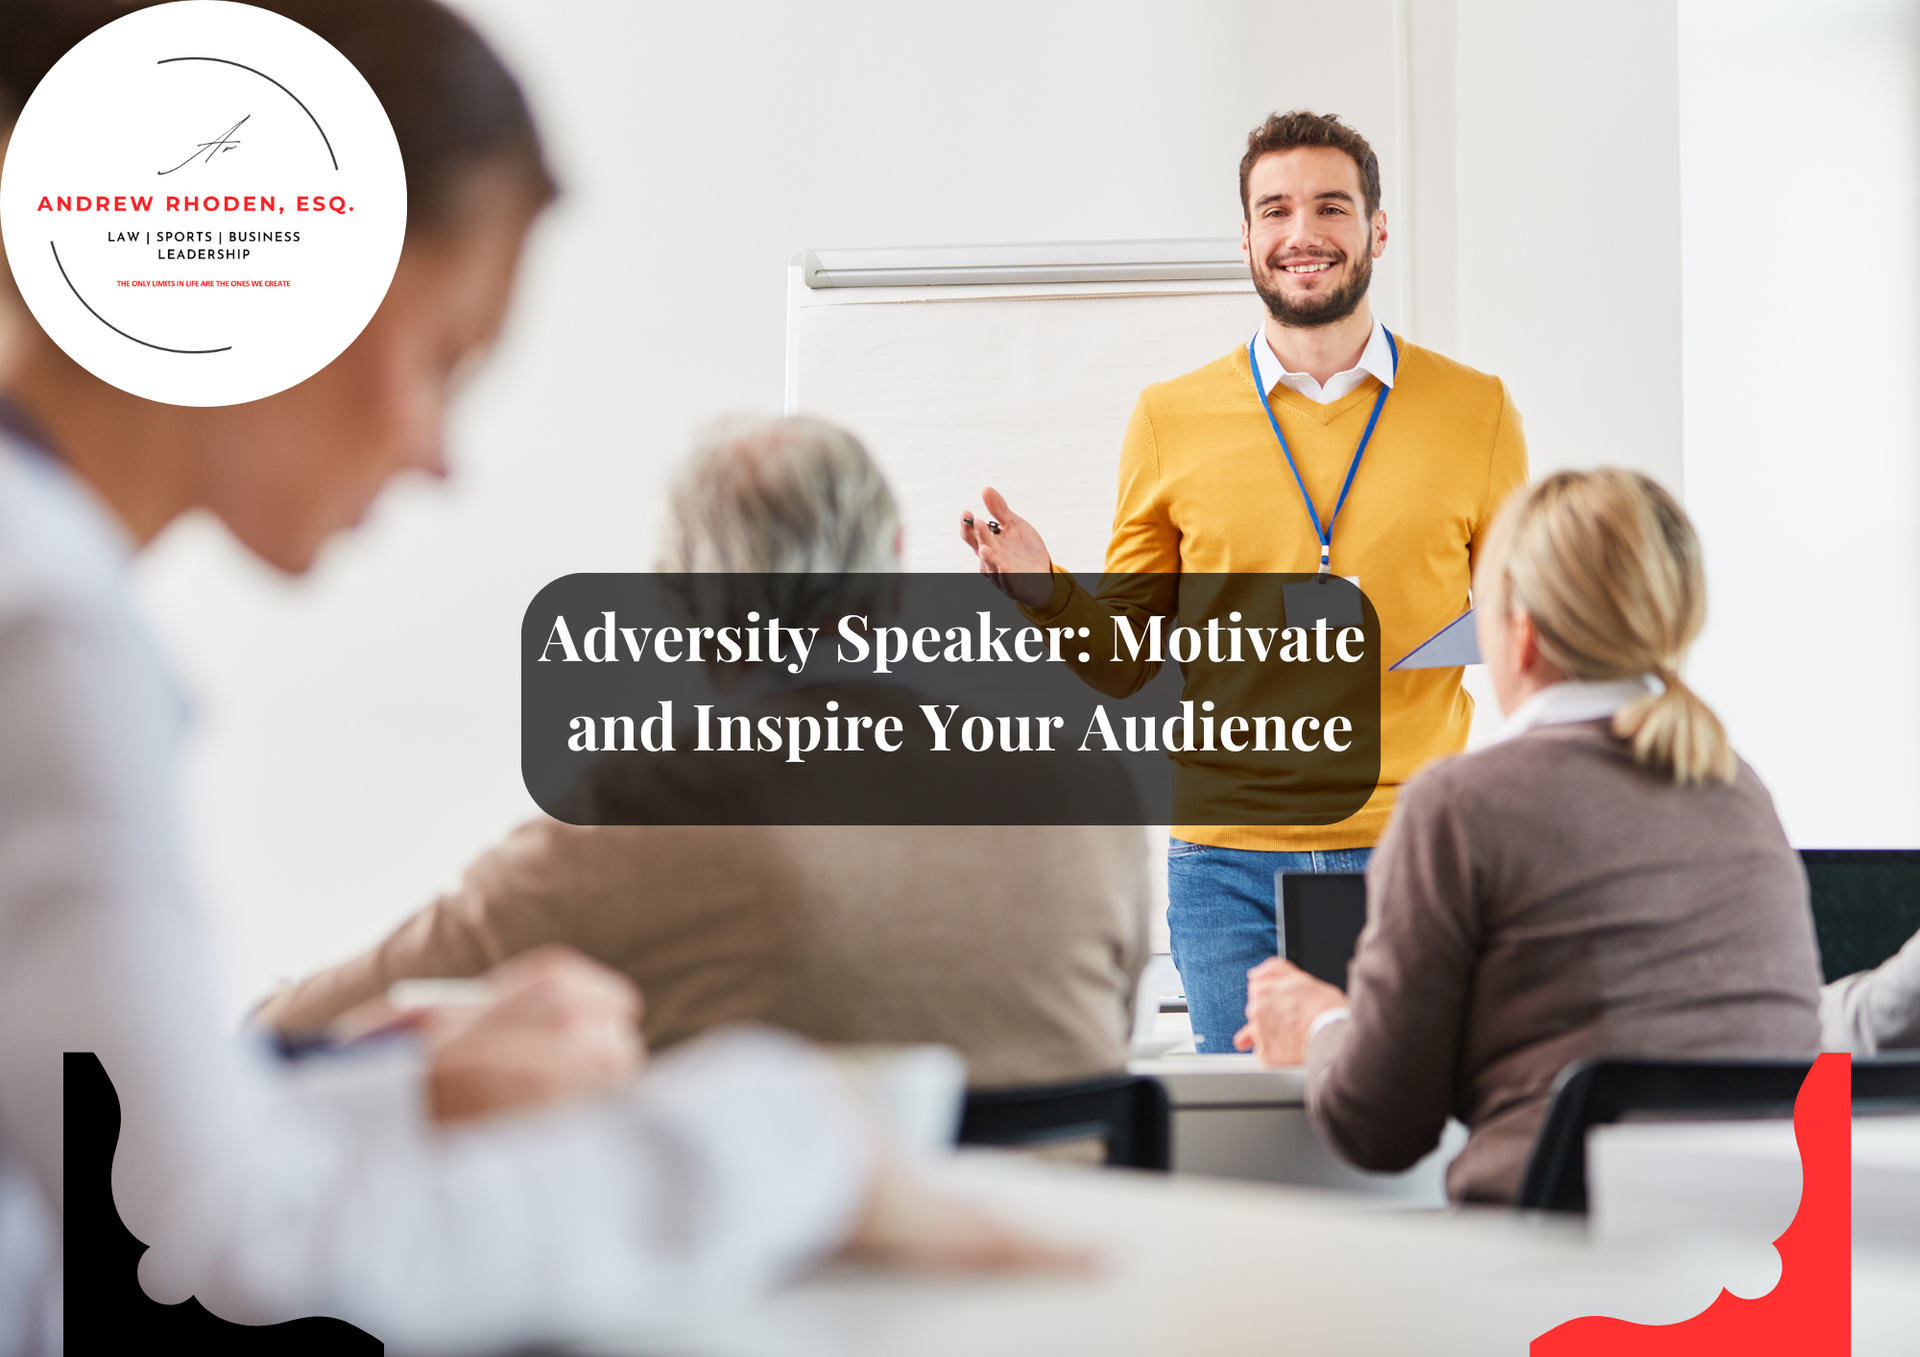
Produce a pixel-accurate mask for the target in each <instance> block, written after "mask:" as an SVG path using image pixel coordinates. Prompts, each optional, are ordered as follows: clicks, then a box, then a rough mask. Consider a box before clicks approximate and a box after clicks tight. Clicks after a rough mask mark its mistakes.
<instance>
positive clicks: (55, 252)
mask: <svg viewBox="0 0 1920 1357" xmlns="http://www.w3.org/2000/svg"><path fill="white" fill-rule="evenodd" d="M47 248H48V249H49V250H52V251H53V262H54V265H55V267H57V268H58V269H59V270H60V276H61V277H62V278H66V280H67V286H68V287H69V288H73V295H74V297H75V299H77V300H78V301H79V303H80V305H82V306H84V307H86V308H87V310H88V311H90V312H92V313H93V318H94V319H95V320H97V321H99V322H100V323H101V324H102V325H104V326H106V327H107V328H108V329H109V330H111V331H113V332H114V333H115V334H117V335H119V336H120V337H121V338H122V339H131V340H133V342H134V343H136V344H146V345H147V347H148V348H150V349H158V350H160V352H162V353H225V352H226V351H227V350H228V349H231V348H232V347H233V345H231V344H227V345H223V346H222V347H220V348H217V349H170V348H168V347H167V346H166V345H165V344H147V341H146V340H144V339H140V338H138V337H137V336H134V335H130V334H128V333H127V332H126V331H125V330H123V329H121V328H120V327H119V326H118V325H115V324H114V323H113V322H112V321H110V320H108V319H107V318H106V317H105V316H103V315H101V314H100V313H99V312H98V311H94V310H93V307H92V305H91V304H90V303H89V302H88V301H87V299H86V298H85V297H82V296H81V295H80V289H79V288H77V287H74V286H73V279H71V278H67V266H66V265H65V264H62V263H61V262H60V250H59V247H58V246H56V245H55V244H54V243H53V242H52V241H51V240H49V241H48V242H47Z"/></svg>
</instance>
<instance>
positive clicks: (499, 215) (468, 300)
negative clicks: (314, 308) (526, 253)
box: [199, 181, 536, 573]
mask: <svg viewBox="0 0 1920 1357" xmlns="http://www.w3.org/2000/svg"><path fill="white" fill-rule="evenodd" d="M535 211H536V208H535V206H534V205H533V203H532V202H531V201H530V200H529V199H528V197H527V195H526V194H525V193H524V192H521V191H519V190H518V189H517V188H516V187H513V186H511V185H508V184H506V183H505V182H504V181H503V182H502V183H500V184H498V185H495V186H492V188H491V191H487V192H479V193H475V194H474V195H473V197H472V199H471V200H470V201H469V204H468V206H467V208H466V210H465V211H464V212H463V213H462V214H461V216H460V218H459V221H458V224H457V225H455V226H453V227H451V228H449V229H447V230H445V231H441V232H434V233H430V234H426V235H422V236H420V237H418V238H412V237H410V238H409V239H408V241H407V245H406V248H405V250H404V251H402V253H401V256H400V265H399V268H398V269H397V270H396V271H395V273H394V276H393V284H392V286H391V287H389V288H388V290H387V295H386V299H385V300H384V301H383V302H382V303H381V304H380V309H379V310H378V311H377V312H376V313H375V314H374V317H373V319H372V320H371V321H369V322H368V323H367V328H366V329H365V330H363V331H362V332H361V333H360V336H359V338H357V339H356V340H354V342H353V343H352V344H351V345H349V346H348V347H347V349H346V351H345V352H344V353H342V354H341V355H340V356H339V357H338V358H336V359H335V360H334V361H333V362H332V363H330V364H329V365H328V366H327V367H325V368H323V369H322V370H321V371H319V372H318V373H316V374H314V375H313V376H312V377H310V378H308V379H307V380H306V381H304V382H302V383H300V384H299V385H298V386H295V387H292V388H290V389H288V390H286V391H283V392H281V393H279V394H278V395H275V396H269V397H268V398H266V399H265V400H259V401H254V402H251V403H250V404H247V405H238V406H230V407H227V408H226V409H224V410H220V411H217V412H209V413H210V414H213V415H214V416H215V419H216V420H217V429H213V428H210V429H209V430H208V432H209V433H212V434H214V436H213V437H210V438H209V439H208V440H207V442H206V446H205V460H204V462H203V464H202V468H201V475H200V494H199V500H200V502H201V503H203V504H204V505H205V506H206V507H207V508H209V509H211V510H212V511H213V512H214V513H215V514H217V515H218V516H219V517H220V518H221V520H222V521H224V522H225V523H226V525H227V526H228V527H229V528H230V529H232V530H233V533H234V535H235V536H236V537H238V538H239V539H240V540H241V541H242V542H244V543H245V544H246V545H247V546H248V547H249V548H251V549H252V550H253V551H254V552H255V553H256V554H258V555H259V556H261V557H262V558H264V559H265V560H267V561H268V562H270V563H272V564H273V565H275V566H277V567H279V568H280V569H282V570H285V571H289V572H295V573H297V572H300V571H304V570H305V569H307V568H308V567H309V566H310V565H311V564H312V563H313V560H314V557H315V556H316V555H317V554H318V553H319V550H320V547H321V546H322V544H323V543H324V542H325V541H326V539H327V538H328V537H330V536H332V535H333V534H334V533H336V532H338V531H340V530H341V529H343V528H348V527H351V526H353V525H354V524H356V523H358V522H359V521H360V520H361V518H363V517H364V516H365V514H366V512H367V509H368V508H369V507H370V506H371V505H372V503H373V500H374V498H375V497H376V496H377V495H378V494H379V492H380V489H381V487H382V486H384V485H385V484H386V483H387V481H388V480H389V479H390V478H392V477H393V476H394V475H396V474H398V473H400V472H402V471H408V470H413V471H420V472H424V473H426V474H427V475H430V476H444V475H446V471H447V467H446V460H445V456H444V454H443V451H442V446H441V434H442V430H441V424H442V421H443V419H444V417H445V414H446V407H447V401H448V398H449V397H450V396H451V394H452V393H453V391H454V390H455V389H456V388H457V387H458V385H459V384H460V381H461V380H462V379H463V378H464V377H465V376H466V374H467V373H468V372H469V371H470V370H471V369H472V368H473V367H474V366H475V365H476V364H477V363H478V361H479V359H480V358H481V357H483V356H484V355H485V353H486V351H487V349H488V348H489V347H490V346H491V344H492V342H493V339H494V336H495V335H496V334H498V332H499V329H500V323H501V320H502V318H503V316H504V315H505V312H506V307H507V300H508V297H509V295H510V294H511V292H512V289H513V278H514V274H515V271H516V269H517V267H518V264H519V260H520V251H521V246H522V244H523V243H524V242H525V239H526V234H527V229H528V227H529V225H530V224H531V223H532V219H533V216H534V213H535ZM211 422H212V421H210V423H211Z"/></svg>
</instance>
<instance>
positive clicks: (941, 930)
mask: <svg viewBox="0 0 1920 1357" xmlns="http://www.w3.org/2000/svg"><path fill="white" fill-rule="evenodd" d="M664 542H665V546H664V548H663V551H662V553H661V559H660V565H661V568H662V569H663V571H666V572H669V573H670V574H672V575H675V576H681V575H701V574H706V573H709V572H711V573H712V574H713V575H714V579H715V587H716V588H721V589H731V588H740V589H748V590H758V591H761V594H756V595H755V596H754V597H752V598H750V599H729V600H728V606H730V607H738V608H740V609H741V610H742V611H744V609H745V607H756V608H758V609H764V610H766V611H768V612H769V613H770V614H772V613H778V614H779V615H781V616H784V617H787V618H789V619H794V618H806V617H808V615H809V614H808V610H809V609H811V610H812V615H813V616H815V617H825V616H830V615H833V614H835V613H837V612H845V611H848V610H852V609H856V608H859V607H862V606H864V604H863V599H864V594H863V591H864V590H871V589H875V588H887V587H890V585H889V584H888V583H887V581H888V576H889V574H890V572H893V571H896V570H897V569H898V561H899V548H900V528H899V518H898V514H897V511H896V509H895V505H894V501H893V496H892V494H891V492H890V491H889V490H888V488H887V485H886V482H885V480H884V479H883V478H882V476H881V475H880V472H879V470H878V469H877V468H876V467H875V466H874V464H873V462H872V460H871V458H869V457H868V455H867V453H866V451H865V449H864V448H862V447H861V446H860V444H859V442H858V441H857V440H856V439H854V438H853V436H852V435H850V434H848V433H847V432H845V431H844V430H842V429H838V428H836V427H834V426H832V425H830V424H826V423H823V422H821V421H818V420H812V419H798V418H796V419H782V420H774V421H766V422H758V423H734V424H731V425H728V426H724V427H722V428H720V429H718V430H716V431H715V432H714V433H712V434H711V435H709V437H708V438H706V439H705V440H704V441H703V442H702V444H701V446H700V447H699V448H698V449H697V450H696V452H695V454H694V456H693V458H692V459H691V460H690V462H689V463H688V465H687V466H686V467H685V469H684V470H683V472H682V474H681V475H680V477H679V478H678V480H677V482H676V484H675V486H674V489H673V492H672V497H671V505H670V516H669V522H668V525H667V532H666V534H665V538H664ZM823 579H828V580H833V581H835V583H834V585H833V589H832V591H831V594H830V596H822V595H821V593H820V585H819V581H821V580H823ZM787 588H793V589H811V590H812V591H813V592H812V594H811V595H810V596H808V597H805V598H801V597H779V596H777V595H778V593H779V591H781V590H784V589H787ZM767 591H772V592H771V593H768V592H767ZM762 595H765V596H762ZM686 606H687V607H688V608H689V609H698V608H699V607H701V606H704V605H703V602H702V600H700V599H689V600H688V601H687V605H686ZM769 668H770V666H761V667H760V668H759V669H751V668H744V667H743V669H742V671H741V672H740V673H738V674H736V675H733V676H731V678H723V680H722V681H723V683H727V682H731V683H733V684H734V685H735V686H749V685H753V684H756V683H757V684H760V685H762V686H764V687H766V688H768V689H771V690H773V691H774V692H775V696H774V697H772V698H770V699H769V700H772V701H780V700H785V698H787V697H789V696H790V688H789V690H788V692H786V693H782V692H781V691H780V690H781V689H782V688H787V687H788V685H789V684H790V682H791V681H790V680H786V679H780V680H777V681H776V680H775V679H774V677H773V676H772V675H771V674H767V673H763V672H761V671H762V670H766V669H769ZM868 700H869V701H872V702H875V703H884V702H887V701H894V700H899V701H906V700H908V698H907V697H906V696H905V695H904V694H903V695H901V696H899V697H891V696H889V695H888V694H887V693H885V692H884V691H880V692H878V693H876V694H874V695H872V696H871V697H870V698H869V699H868ZM907 710H908V711H909V713H911V708H910V707H909V708H907ZM634 818H639V817H634ZM982 863H993V864H994V865H995V870H994V871H993V872H992V873H991V874H984V873H982V872H981V871H980V865H981V864H982ZM1146 914H1147V883H1146V872H1145V860H1144V847H1143V842H1142V839H1141V835H1140V831H1139V830H1138V829H1137V828H1131V827H1114V826H1066V827H1056V826H1037V825H1011V826H944V825H943V826H889V827H885V828H879V827H873V826H862V825H835V826H797V825H794V826H789V825H774V826H726V825H707V826H689V825H668V824H627V825H619V826H578V825H571V824H564V823H561V822H560V821H558V820H553V819H540V820H536V821H533V822H532V823H529V824H527V825H524V826H522V827H521V828H520V829H518V830H517V831H515V832H514V833H513V834H512V835H510V836H509V837H508V838H507V839H506V840H505V841H504V842H503V843H501V844H500V845H499V846H498V847H497V848H495V849H493V850H492V851H490V852H489V853H487V854H486V855H484V856H483V857H481V858H480V859H479V860H478V861H477V862H476V863H475V864H474V865H473V867H472V868H471V869H470V870H469V871H468V872H467V874H466V877H465V879H464V880H463V881H462V882H461V884H460V885H459V887H458V888H456V889H455V890H454V891H452V892H450V893H449V894H447V895H445V896H442V897H441V898H440V899H438V900H436V901H434V902H433V903H432V904H430V905H428V906H427V907H426V908H425V909H424V910H422V911H420V912H419V913H418V914H416V915H415V916H414V917H413V918H411V919H409V920H407V921H406V922H405V923H404V924H402V925H401V926H400V927H399V928H398V929H396V930H395V931H394V932H393V933H392V934H391V935H390V936H389V937H388V938H387V939H386V940H385V941H383V942H382V943H380V944H379V946H377V947H375V948H374V949H373V950H371V951H369V952H367V953H365V954H364V955H362V956H360V957H357V958H355V959H353V960H352V961H349V962H347V963H345V964H344V965H341V966H337V967H335V968H333V969H332V970H329V971H325V972H323V973H321V974H319V975H316V976H314V977H313V978H311V979H309V980H307V981H304V982H302V983H301V984H298V985H295V986H293V987H291V988H290V989H288V990H285V991H283V992H281V993H280V994H278V995H275V996H274V997H273V998H272V999H271V1000H269V1001H268V1003H267V1004H266V1006H265V1008H264V1009H263V1010H262V1013H261V1015H260V1016H261V1017H262V1018H263V1019H264V1021H266V1022H267V1023H269V1024H271V1025H273V1026H275V1027H277V1028H279V1029H281V1030H282V1031H287V1032H300V1031H311V1030H314V1029H317V1028H320V1027H322V1026H324V1025H326V1024H327V1023H329V1022H331V1021H332V1020H334V1019H335V1018H336V1017H338V1016H339V1015H340V1014H341V1013H342V1012H344V1011H345V1010H347V1009H349V1008H351V1007H353V1006H354V1005H356V1004H359V1003H361V1002H362V1001H364V1000H367V999H371V998H373V997H375V996H377V995H379V994H381V993H383V992H384V991H385V989H386V987H387V986H388V985H389V984H391V983H392V982H393V981H394V980H397V979H402V978H410V977H427V976H460V975H471V974H474V973H475V972H477V971H479V970H481V969H483V968H484V967H486V966H487V965H489V964H491V963H492V962H494V961H496V960H498V959H499V958H501V957H504V956H511V955H513V954H515V953H517V952H520V951H523V950H525V949H527V948H529V947H533V946H536V945H538V944H540V943H545V942H565V943H569V944H571V945H573V946H574V947H577V948H579V949H580V950H581V951H584V952H586V953H587V954H588V955H590V956H593V957H596V958H598V959H600V960H602V961H604V962H606V963H608V964H609V965H612V966H614V967H616V968H618V969H620V970H622V971H624V972H626V973H627V974H628V975H630V976H632V977H633V978H634V979H635V980H636V981H638V982H639V984H640V986H641V989H642V990H643V992H644V993H645V996H646V1034H647V1037H648V1040H649V1043H650V1044H652V1045H655V1046H661V1045H668V1044H671V1043H673V1042H675V1041H679V1040H681V1039H684V1038H686V1037H689V1036H692V1035H694V1034H695V1033H697V1032H699V1031H702V1030H704V1029H707V1028H710V1027H713V1026H716V1025H718V1024H720V1023H724V1022H730V1021H742V1020H755V1021H763V1022H771V1023H774V1024H777V1025H780V1026H784V1027H787V1028H790V1029H792V1030H794V1031H798V1032H800V1033H802V1034H804V1035H807V1036H810V1037H813V1038H815V1039H818V1040H823V1041H895V1042H899V1041H906V1042H920V1041H929V1042H941V1043H944V1044H946V1045H950V1046H953V1047H955V1048H957V1049H958V1050H959V1051H960V1052H961V1053H962V1054H963V1055H964V1056H965V1057H966V1059H967V1062H968V1067H969V1075H970V1078H971V1080H972V1082H973V1083H975V1084H976V1085H995V1084H1019V1083H1038V1082H1049V1081H1055V1080H1066V1079H1074V1078H1079V1077H1084V1076H1087V1075H1092V1074H1096V1073H1102V1072H1106V1071H1110V1070H1113V1069H1116V1068H1118V1067H1119V1066H1120V1064H1121V1063H1122V1061H1123V1060H1124V1058H1125V1051H1126V1041H1127V1036H1128V1032H1129V1028H1130V1014H1131V1000H1132V991H1133V988H1134V983H1135V981H1136V979H1137V978H1138V975H1139V971H1140V967H1141V965H1142V963H1143V962H1144V960H1145V952H1146Z"/></svg>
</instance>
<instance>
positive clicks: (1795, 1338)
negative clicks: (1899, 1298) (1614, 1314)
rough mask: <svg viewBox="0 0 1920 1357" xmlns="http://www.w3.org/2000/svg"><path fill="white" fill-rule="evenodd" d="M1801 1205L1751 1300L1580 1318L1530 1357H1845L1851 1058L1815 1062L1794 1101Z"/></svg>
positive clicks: (1849, 1333) (1724, 1297)
mask: <svg viewBox="0 0 1920 1357" xmlns="http://www.w3.org/2000/svg"><path fill="white" fill-rule="evenodd" d="M1793 1136H1794V1140H1795V1141H1796V1142H1797V1143H1798V1144H1799V1147H1800V1209H1799V1210H1798V1211H1796V1212H1795V1213H1794V1217H1793V1223H1792V1224H1791V1225H1789V1226H1787V1228H1786V1231H1785V1232H1784V1233H1783V1234H1782V1235H1781V1236H1780V1237H1779V1238H1778V1239H1776V1240H1774V1241H1773V1247H1774V1249H1775V1250H1776V1251H1777V1252H1778V1253H1779V1254H1780V1280H1779V1281H1778V1282H1777V1283H1776V1284H1775V1285H1774V1288H1773V1290H1771V1291H1769V1292H1767V1294H1766V1295H1764V1296H1760V1297H1757V1298H1756V1299H1753V1300H1746V1299H1744V1298H1742V1297H1740V1296H1736V1295H1734V1294H1732V1293H1731V1292H1729V1291H1725V1290H1723V1291H1721V1293H1720V1294H1719V1295H1718V1296H1717V1297H1715V1299H1714V1302H1713V1304H1711V1305H1709V1306H1708V1307H1707V1308H1706V1309H1704V1310H1702V1311H1701V1312H1700V1313H1699V1314H1697V1315H1695V1316H1694V1317H1693V1318H1692V1319H1683V1320H1681V1321H1680V1322H1679V1323H1678V1324H1629V1323H1628V1322H1627V1321H1625V1320H1623V1319H1608V1318H1605V1317H1603V1316H1599V1315H1588V1316H1586V1317H1585V1318H1582V1319H1570V1320H1568V1321H1567V1322H1566V1323H1565V1324H1562V1325H1560V1326H1558V1327H1557V1328H1552V1329H1549V1330H1547V1332H1545V1333H1543V1334H1541V1335H1540V1336H1539V1337H1538V1338H1536V1339H1534V1340H1533V1342H1532V1343H1531V1344H1530V1345H1529V1346H1528V1349H1527V1351H1528V1353H1529V1357H1619V1355H1620V1354H1627V1353H1631V1354H1633V1357H1669V1355H1671V1357H1681V1355H1682V1354H1684V1357H1721V1354H1729V1355H1730V1357H1731V1355H1732V1354H1738V1357H1770V1355H1771V1354H1776V1353H1777V1354H1780V1357H1787V1355H1788V1354H1791V1357H1846V1354H1847V1353H1848V1352H1849V1351H1850V1350H1851V1349H1852V1346H1853V1057H1852V1056H1849V1055H1839V1054H1828V1055H1822V1056H1820V1057H1819V1058H1817V1059H1816V1060H1815V1061H1814V1062H1813V1068H1812V1069H1811V1070H1809V1071H1807V1077H1806V1079H1805V1081H1804V1082H1802V1083H1801V1085H1800V1096H1799V1097H1798V1098H1796V1099H1795V1100H1794V1104H1793Z"/></svg>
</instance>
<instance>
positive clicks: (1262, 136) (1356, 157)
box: [1240, 108, 1380, 221]
mask: <svg viewBox="0 0 1920 1357" xmlns="http://www.w3.org/2000/svg"><path fill="white" fill-rule="evenodd" d="M1301 146H1331V147H1332V148H1333V149H1334V150H1336V151H1345V152H1346V153H1347V154H1348V155H1349V156H1352V157H1353V163H1354V165H1355V166H1356V167H1358V169H1359V171H1360V192H1361V195H1362V196H1363V197H1365V198H1366V200H1367V220H1368V221H1372V220H1373V214H1374V213H1376V212H1378V211H1379V210H1380V157H1379V156H1377V155H1375V154H1374V153H1373V147H1371V146H1369V145H1367V139H1366V138H1365V137H1363V136H1361V135H1360V134H1359V133H1358V132H1356V131H1355V130H1354V129H1353V128H1351V127H1348V126H1347V125H1346V124H1345V123H1343V122H1341V121H1340V115H1339V114H1337V113H1310V112H1308V111H1307V110H1306V109H1304V108H1296V109H1294V110H1293V111H1292V112H1291V113H1273V114H1269V115H1268V117H1267V120H1266V121H1265V122H1263V123H1261V124H1260V125H1259V126H1258V127H1256V128H1254V129H1253V131H1251V132H1249V133H1248V134H1247V153H1246V154H1245V155H1243V156H1241V157H1240V213H1241V215H1242V216H1243V217H1245V218H1247V219H1248V220H1249V221H1251V220H1252V219H1253V208H1252V205H1251V204H1250V203H1249V202H1248V201H1247V179H1248V176H1250V175H1251V174H1252V173H1253V167H1254V165H1255V164H1257V163H1258V162H1259V160H1260V157H1261V156H1265V155H1273V154H1275V153H1276V152H1279V151H1291V150H1294V149H1296V148H1297V147H1301Z"/></svg>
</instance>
